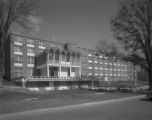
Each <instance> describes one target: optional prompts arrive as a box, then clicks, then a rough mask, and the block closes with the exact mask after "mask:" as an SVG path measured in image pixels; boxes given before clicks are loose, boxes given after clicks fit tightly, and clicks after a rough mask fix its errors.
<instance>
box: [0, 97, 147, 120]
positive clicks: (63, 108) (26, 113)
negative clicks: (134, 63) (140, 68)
mask: <svg viewBox="0 0 152 120" xmlns="http://www.w3.org/2000/svg"><path fill="white" fill-rule="evenodd" d="M142 97H145V95H137V96H132V97H125V98H118V99H117V98H116V99H111V100H104V101H97V102H88V103H81V104H76V105H67V106H61V107H53V108H42V109H36V110H29V111H23V112H18V113H8V114H4V115H0V118H6V117H13V116H16V115H19V116H21V115H28V114H39V113H44V112H56V111H63V110H69V109H76V108H81V107H87V106H92V105H99V104H106V103H112V102H118V101H123V100H129V99H136V98H137V99H138V98H142Z"/></svg>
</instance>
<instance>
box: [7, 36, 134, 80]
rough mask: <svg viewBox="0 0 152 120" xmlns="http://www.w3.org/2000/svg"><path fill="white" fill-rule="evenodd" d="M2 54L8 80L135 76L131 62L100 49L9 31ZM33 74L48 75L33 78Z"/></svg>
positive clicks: (130, 77)
mask: <svg viewBox="0 0 152 120" xmlns="http://www.w3.org/2000/svg"><path fill="white" fill-rule="evenodd" d="M5 58H6V59H5V68H6V69H5V76H6V78H7V79H9V80H13V79H16V78H18V77H26V78H33V80H34V81H45V80H46V81H53V80H55V81H61V79H62V81H63V80H64V81H74V79H75V78H88V77H96V78H98V80H100V81H109V80H110V81H116V80H135V79H136V69H135V67H134V65H133V64H132V63H130V62H125V61H123V60H120V59H116V58H109V57H107V56H105V55H104V53H99V52H98V51H95V50H90V49H86V48H81V47H79V46H78V45H76V44H73V43H66V44H63V43H56V42H51V41H47V40H41V39H36V38H31V37H25V36H20V35H15V34H11V35H10V40H9V41H8V42H7V45H6V50H5ZM37 77H39V78H40V77H43V78H44V77H45V78H48V79H45V80H44V79H41V80H40V79H36V80H35V79H34V78H37ZM78 80H80V79H77V81H78ZM31 81H32V80H31Z"/></svg>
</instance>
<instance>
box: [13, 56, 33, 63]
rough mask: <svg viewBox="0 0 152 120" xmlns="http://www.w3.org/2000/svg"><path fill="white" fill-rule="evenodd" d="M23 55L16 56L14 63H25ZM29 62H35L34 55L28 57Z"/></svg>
mask: <svg viewBox="0 0 152 120" xmlns="http://www.w3.org/2000/svg"><path fill="white" fill-rule="evenodd" d="M23 61H24V60H23V57H22V56H19V55H15V56H14V63H23ZM27 64H34V57H27Z"/></svg>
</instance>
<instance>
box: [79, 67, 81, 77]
mask: <svg viewBox="0 0 152 120" xmlns="http://www.w3.org/2000/svg"><path fill="white" fill-rule="evenodd" d="M79 77H81V67H79Z"/></svg>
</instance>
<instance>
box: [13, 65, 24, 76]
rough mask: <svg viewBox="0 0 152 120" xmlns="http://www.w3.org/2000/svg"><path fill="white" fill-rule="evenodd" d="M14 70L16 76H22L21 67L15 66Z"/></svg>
mask: <svg viewBox="0 0 152 120" xmlns="http://www.w3.org/2000/svg"><path fill="white" fill-rule="evenodd" d="M14 72H15V76H16V77H20V76H22V72H23V68H20V67H17V68H15V70H14Z"/></svg>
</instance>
